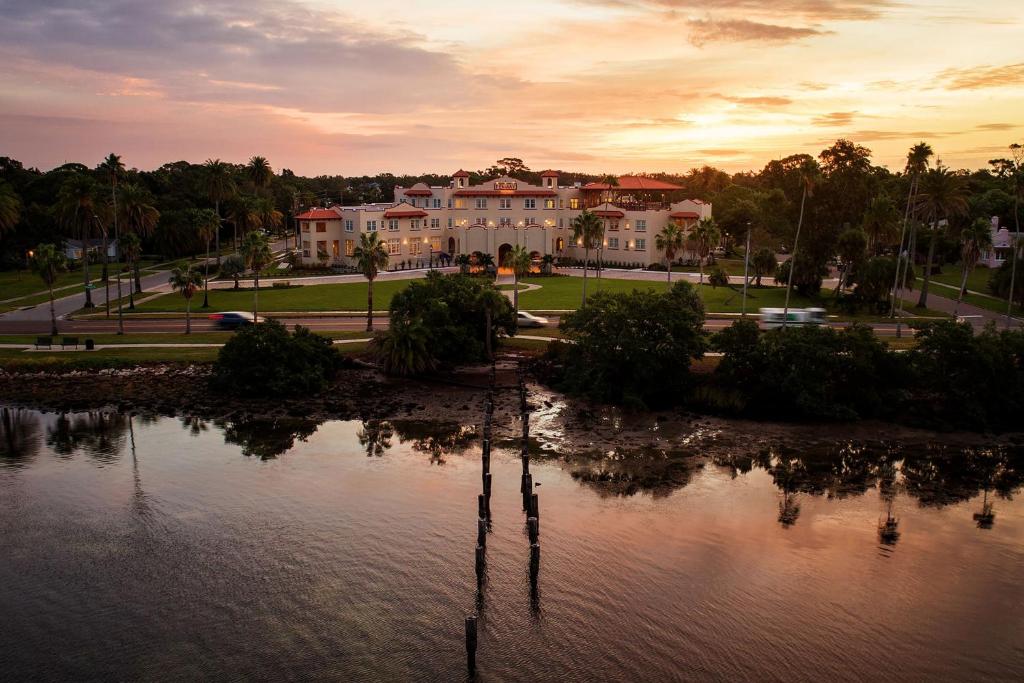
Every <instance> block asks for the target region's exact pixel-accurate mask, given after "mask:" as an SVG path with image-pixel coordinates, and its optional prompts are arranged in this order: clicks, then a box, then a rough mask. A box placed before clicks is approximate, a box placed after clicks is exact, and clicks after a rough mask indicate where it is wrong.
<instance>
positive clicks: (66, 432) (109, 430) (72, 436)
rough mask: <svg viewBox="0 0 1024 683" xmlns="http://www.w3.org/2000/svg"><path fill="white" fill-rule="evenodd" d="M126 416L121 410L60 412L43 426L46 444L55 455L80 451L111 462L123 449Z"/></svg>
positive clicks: (67, 454)
mask: <svg viewBox="0 0 1024 683" xmlns="http://www.w3.org/2000/svg"><path fill="white" fill-rule="evenodd" d="M127 432H128V418H127V416H125V415H123V414H121V413H115V412H107V411H91V412H87V413H73V414H70V415H69V414H67V413H61V414H60V415H58V416H57V419H56V420H55V421H54V423H53V424H52V425H50V426H48V427H47V428H46V445H47V446H49V447H50V448H51V449H52V450H53V451H54V452H55V453H57V454H58V455H64V456H71V455H75V454H76V453H77V452H79V451H81V452H83V453H85V454H86V455H88V456H89V457H91V458H93V459H95V460H97V461H99V462H107V463H112V462H115V461H116V460H117V459H118V458H119V457H120V456H121V453H122V451H123V450H124V443H125V439H126V435H127Z"/></svg>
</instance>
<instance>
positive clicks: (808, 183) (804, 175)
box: [782, 159, 821, 329]
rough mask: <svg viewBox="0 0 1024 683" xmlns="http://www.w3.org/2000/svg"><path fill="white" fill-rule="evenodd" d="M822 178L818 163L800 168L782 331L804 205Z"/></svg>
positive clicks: (810, 162) (805, 164) (783, 324)
mask: <svg viewBox="0 0 1024 683" xmlns="http://www.w3.org/2000/svg"><path fill="white" fill-rule="evenodd" d="M820 178H821V169H820V168H819V167H818V162H816V161H815V160H814V159H808V160H807V161H805V162H804V163H803V164H802V165H801V167H800V185H801V186H802V188H803V191H802V193H801V195H800V217H799V218H798V219H797V222H796V236H795V237H794V238H793V255H792V256H790V257H789V277H788V278H787V280H786V304H785V307H784V308H783V311H782V329H786V322H787V321H788V320H789V294H790V292H792V291H793V271H795V270H796V250H797V246H798V245H799V244H800V229H801V228H802V227H803V225H804V205H805V204H806V203H807V197H808V196H810V195H813V194H814V187H815V186H816V185H817V184H818V180H819V179H820Z"/></svg>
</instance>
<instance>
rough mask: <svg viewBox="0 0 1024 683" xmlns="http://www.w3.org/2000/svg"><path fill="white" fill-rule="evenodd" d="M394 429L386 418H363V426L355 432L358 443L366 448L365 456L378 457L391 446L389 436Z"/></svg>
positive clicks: (393, 432) (392, 433) (392, 434)
mask: <svg viewBox="0 0 1024 683" xmlns="http://www.w3.org/2000/svg"><path fill="white" fill-rule="evenodd" d="M394 434H395V429H394V427H392V426H391V423H390V422H388V421H387V420H363V426H362V427H361V428H360V429H359V432H358V433H356V437H357V438H358V439H359V445H360V446H362V447H363V448H365V449H366V457H368V458H379V457H380V456H382V455H384V451H386V450H388V449H389V448H391V437H392V436H394Z"/></svg>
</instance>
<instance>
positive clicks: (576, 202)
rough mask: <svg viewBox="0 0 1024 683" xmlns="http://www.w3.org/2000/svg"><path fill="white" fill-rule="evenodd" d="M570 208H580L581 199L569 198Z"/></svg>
mask: <svg viewBox="0 0 1024 683" xmlns="http://www.w3.org/2000/svg"><path fill="white" fill-rule="evenodd" d="M569 208H570V209H578V208H580V200H579V198H577V197H573V198H572V199H570V200H569Z"/></svg>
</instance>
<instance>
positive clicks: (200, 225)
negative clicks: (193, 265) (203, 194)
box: [192, 209, 220, 308]
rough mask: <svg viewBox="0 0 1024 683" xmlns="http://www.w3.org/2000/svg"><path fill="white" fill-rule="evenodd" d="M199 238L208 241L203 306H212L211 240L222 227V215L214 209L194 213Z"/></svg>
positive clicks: (193, 218)
mask: <svg viewBox="0 0 1024 683" xmlns="http://www.w3.org/2000/svg"><path fill="white" fill-rule="evenodd" d="M192 224H193V226H195V229H196V233H197V234H198V235H199V239H201V240H203V242H205V243H206V260H205V261H203V308H209V307H210V241H211V240H213V237H214V235H216V234H217V229H218V228H219V227H220V217H218V216H217V214H216V213H215V212H214V211H213V210H212V209H198V210H196V211H195V212H194V213H193V214H192Z"/></svg>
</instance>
